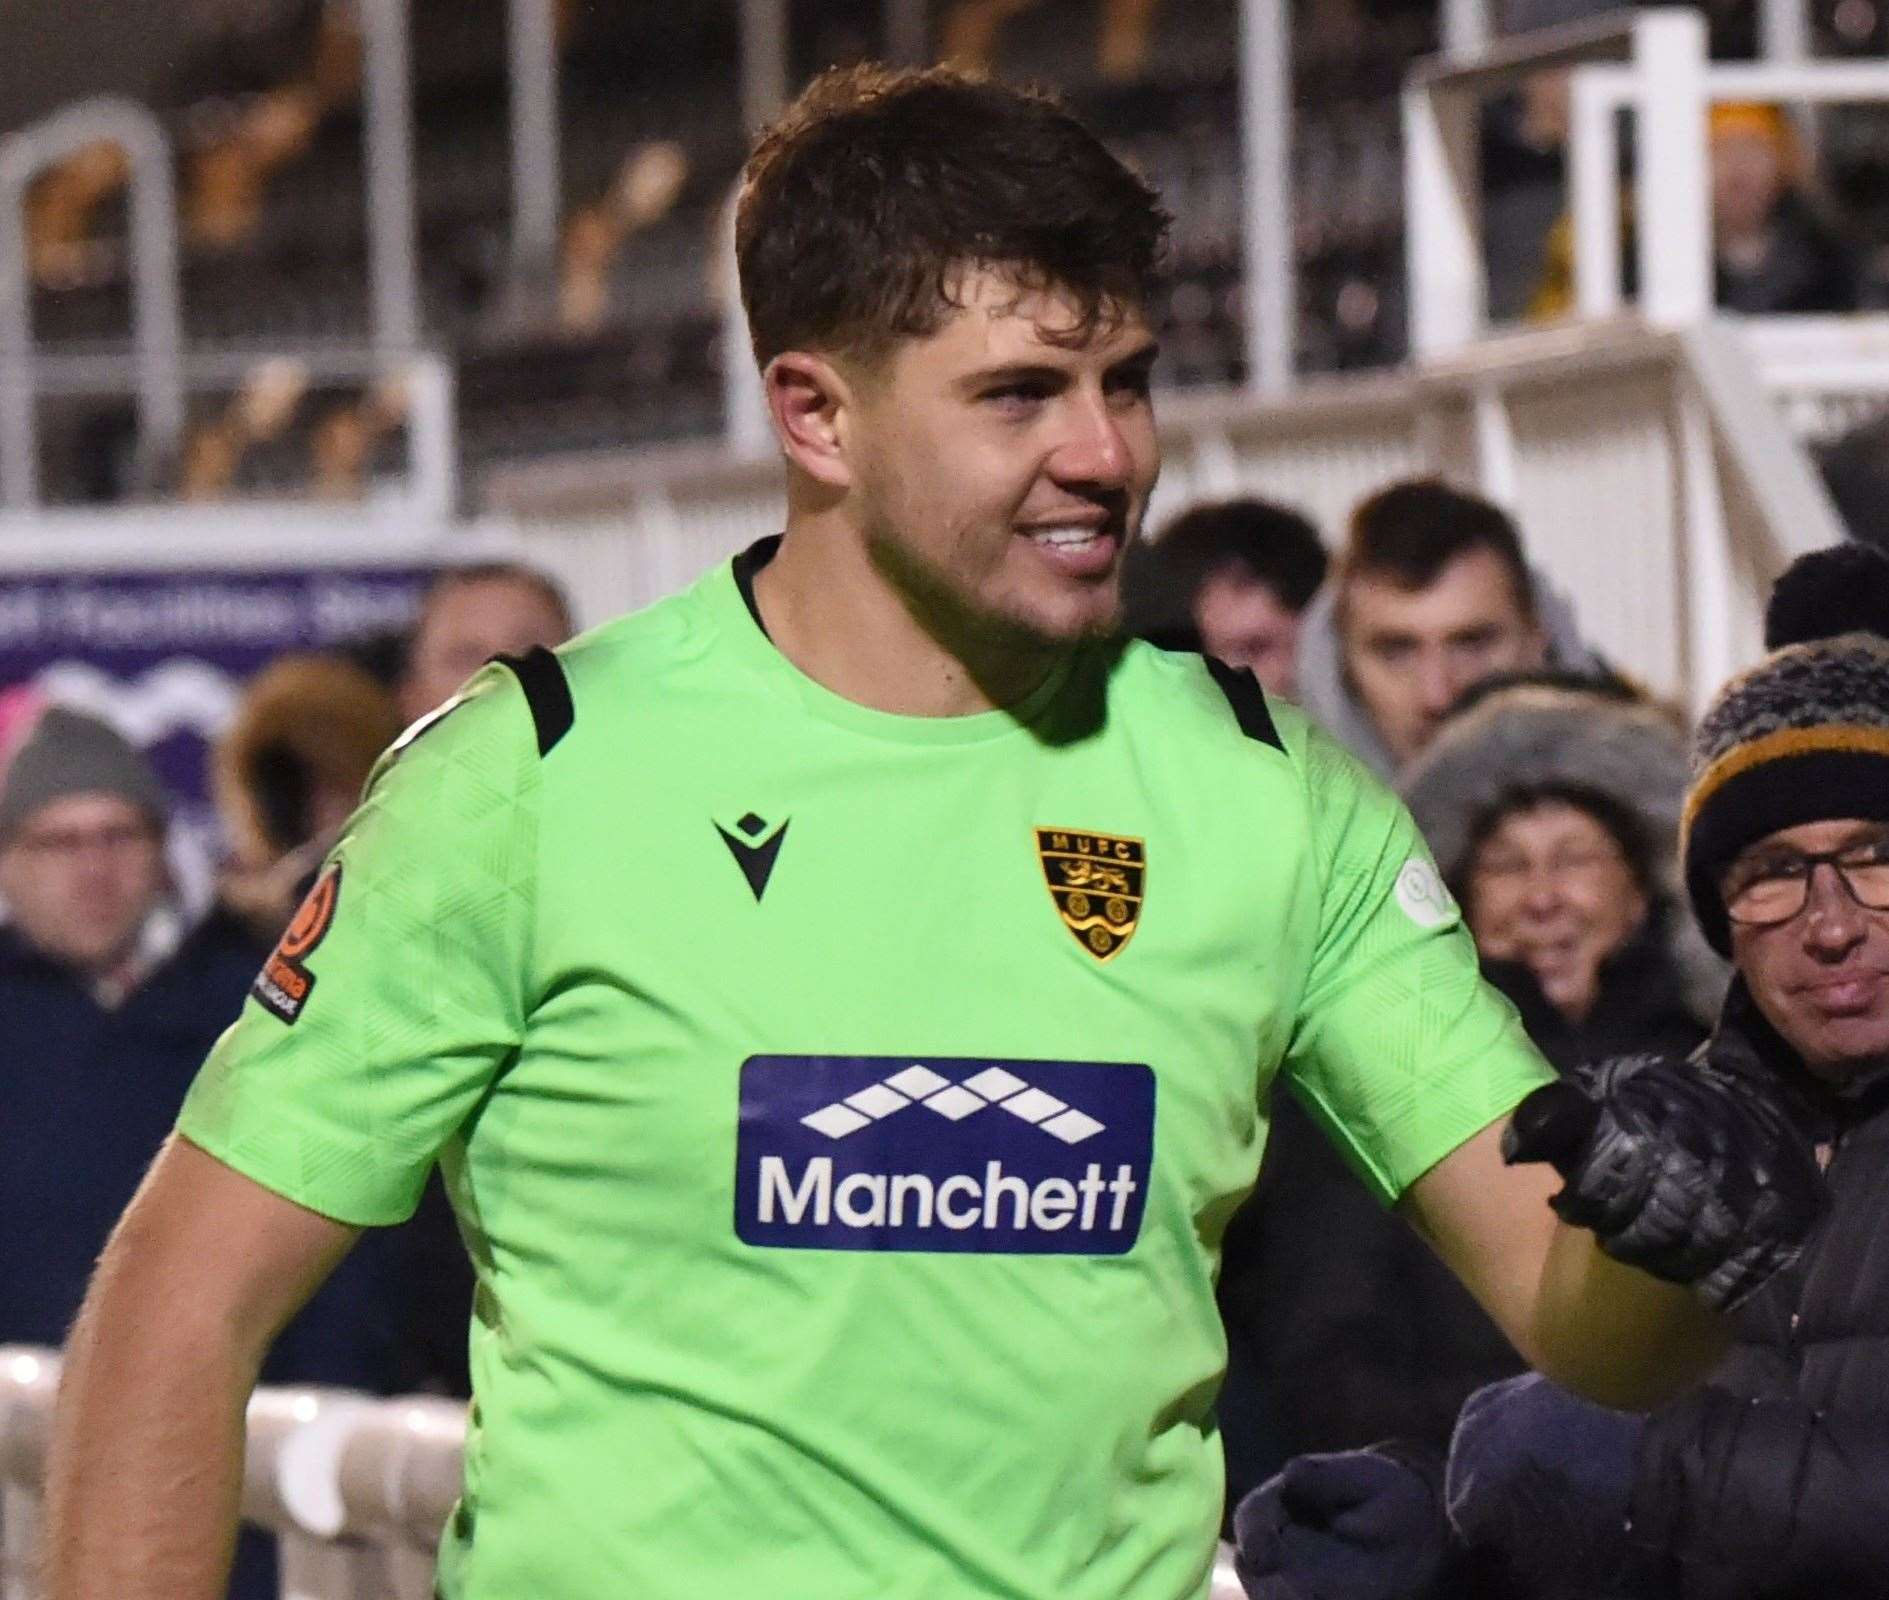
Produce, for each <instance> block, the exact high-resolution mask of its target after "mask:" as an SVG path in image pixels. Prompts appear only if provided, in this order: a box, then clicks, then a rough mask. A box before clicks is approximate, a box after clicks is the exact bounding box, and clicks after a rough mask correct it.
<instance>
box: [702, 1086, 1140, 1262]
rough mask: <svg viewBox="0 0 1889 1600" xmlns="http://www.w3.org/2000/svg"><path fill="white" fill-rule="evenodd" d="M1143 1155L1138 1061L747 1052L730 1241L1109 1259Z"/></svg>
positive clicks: (1136, 1220) (1132, 1218)
mask: <svg viewBox="0 0 1889 1600" xmlns="http://www.w3.org/2000/svg"><path fill="white" fill-rule="evenodd" d="M1153 1148H1154V1074H1153V1072H1152V1071H1150V1070H1149V1069H1148V1068H1147V1067H1146V1066H1143V1065H1140V1064H1139V1063H1131V1062H1115V1061H990V1060H976V1059H974V1060H963V1059H957V1058H937V1057H926V1058H914V1057H911V1056H895V1057H884V1056H751V1057H750V1058H749V1059H748V1060H747V1061H745V1062H744V1063H742V1068H741V1124H740V1134H739V1138H738V1140H737V1145H736V1155H735V1160H736V1172H735V1232H736V1234H737V1235H738V1236H739V1237H740V1238H741V1239H742V1240H743V1241H745V1242H746V1243H748V1244H753V1245H763V1246H772V1247H775V1248H779V1249H802V1250H925V1251H955V1252H962V1253H978V1252H983V1253H994V1254H1011V1255H1030V1254H1036V1255H1120V1254H1122V1253H1123V1252H1124V1251H1126V1250H1128V1249H1129V1248H1130V1247H1131V1246H1132V1245H1133V1244H1134V1242H1135V1240H1136V1238H1137V1237H1138V1236H1139V1235H1140V1232H1141V1217H1142V1212H1143V1210H1144V1208H1145V1206H1146V1202H1147V1188H1148V1177H1149V1167H1150V1163H1151V1159H1152V1153H1153Z"/></svg>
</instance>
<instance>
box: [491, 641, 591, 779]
mask: <svg viewBox="0 0 1889 1600" xmlns="http://www.w3.org/2000/svg"><path fill="white" fill-rule="evenodd" d="M497 660H498V661H499V662H501V663H502V664H503V665H505V666H507V667H510V668H511V671H512V676H513V677H515V678H516V679H517V680H518V687H519V688H521V689H523V690H524V691H525V704H526V705H528V706H530V707H531V720H532V722H533V723H534V724H536V726H537V729H538V754H539V755H540V756H548V755H549V754H550V753H551V750H552V747H553V746H554V745H556V744H557V742H558V740H560V739H562V738H563V737H564V735H565V734H567V733H569V732H570V731H571V724H572V723H574V722H575V721H576V720H577V707H576V706H574V705H572V704H571V686H570V684H568V683H567V682H565V680H564V664H563V662H561V661H559V660H558V658H557V657H556V656H554V655H553V654H552V653H551V652H550V651H549V650H547V649H545V647H544V646H543V645H541V644H535V645H533V646H532V647H531V648H530V649H529V650H527V651H526V652H525V653H524V654H523V655H522V656H499V657H497Z"/></svg>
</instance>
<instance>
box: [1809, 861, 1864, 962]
mask: <svg viewBox="0 0 1889 1600" xmlns="http://www.w3.org/2000/svg"><path fill="white" fill-rule="evenodd" d="M1826 867H1827V868H1829V870H1828V871H1827V872H1826V871H1825V870H1824V869H1825V868H1826ZM1863 918H1864V913H1863V908H1862V907H1861V906H1859V905H1858V904H1857V903H1856V899H1855V896H1853V895H1852V894H1851V893H1850V891H1849V886H1848V885H1847V884H1845V883H1844V882H1843V880H1842V879H1841V877H1839V875H1838V873H1837V869H1836V867H1835V866H1834V865H1833V864H1832V863H1830V862H1828V861H1819V862H1816V863H1815V864H1814V865H1813V866H1812V867H1811V869H1810V882H1809V883H1808V884H1807V885H1806V886H1805V889H1804V943H1805V945H1806V946H1807V947H1808V948H1810V949H1811V950H1813V951H1815V952H1816V953H1817V954H1818V955H1821V956H1826V957H1842V956H1844V955H1847V954H1848V953H1849V952H1850V951H1851V950H1853V949H1855V948H1856V946H1857V944H1858V943H1859V942H1860V941H1861V940H1862V939H1863V937H1864V936H1865V935H1866V934H1867V933H1868V931H1869V929H1868V926H1867V924H1866V923H1865V922H1864V920H1863Z"/></svg>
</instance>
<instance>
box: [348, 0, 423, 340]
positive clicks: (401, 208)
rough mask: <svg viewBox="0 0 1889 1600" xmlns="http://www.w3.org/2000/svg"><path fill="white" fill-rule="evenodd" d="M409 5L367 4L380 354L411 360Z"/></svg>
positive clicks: (371, 259) (415, 251)
mask: <svg viewBox="0 0 1889 1600" xmlns="http://www.w3.org/2000/svg"><path fill="white" fill-rule="evenodd" d="M407 4H408V0H365V4H363V6H362V8H361V28H362V57H363V65H364V69H365V71H366V75H367V83H366V150H365V153H364V159H365V161H366V164H367V249H368V267H367V270H368V281H369V289H370V294H371V300H372V305H373V336H372V337H373V343H374V348H375V349H376V350H378V351H380V352H381V353H382V354H384V355H391V354H396V353H399V354H406V353H410V352H412V351H413V350H415V349H417V348H418V347H419V342H420V276H419V241H418V225H417V222H416V220H415V208H414V194H413V77H412V72H411V70H410V68H409V64H408V56H407Z"/></svg>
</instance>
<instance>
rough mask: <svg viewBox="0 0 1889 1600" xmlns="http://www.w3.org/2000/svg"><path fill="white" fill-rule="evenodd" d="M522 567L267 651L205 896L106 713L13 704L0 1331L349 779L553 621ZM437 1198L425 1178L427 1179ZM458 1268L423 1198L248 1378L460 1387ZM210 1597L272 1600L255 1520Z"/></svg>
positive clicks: (2, 877)
mask: <svg viewBox="0 0 1889 1600" xmlns="http://www.w3.org/2000/svg"><path fill="white" fill-rule="evenodd" d="M571 631H572V627H571V617H570V610H569V606H568V603H567V601H566V600H565V597H564V595H563V593H562V592H561V591H560V590H559V588H558V587H557V585H556V584H555V583H553V582H552V581H551V580H550V579H548V578H546V577H544V576H543V575H542V574H541V573H538V572H536V571H534V570H531V569H529V568H525V567H522V566H515V565H511V564H502V563H490V564H484V565H478V566H468V567H463V568H455V569H448V570H447V571H446V572H444V573H443V574H442V575H441V576H440V577H439V578H438V579H437V580H436V581H435V582H434V583H433V585H432V586H431V587H430V589H429V591H428V592H427V594H426V596H425V598H424V600H423V602H422V605H421V609H420V613H419V616H418V618H417V620H416V623H415V625H414V628H413V630H412V633H411V636H410V638H409V639H407V640H402V641H400V644H401V645H402V648H400V649H398V650H395V651H391V652H389V651H386V650H384V649H383V650H364V651H363V652H362V655H363V657H364V658H365V659H368V660H371V661H373V662H374V663H375V664H376V665H377V666H378V667H379V668H380V669H381V671H382V673H383V676H382V677H376V676H375V674H374V673H373V672H370V671H369V670H368V669H367V668H366V667H364V666H363V665H361V664H360V663H359V662H357V661H356V660H353V659H350V658H349V657H347V656H345V655H340V654H319V653H307V654H297V655H292V656H286V657H283V658H281V659H278V660H277V661H275V662H274V663H272V664H271V665H270V666H268V667H267V668H265V669H264V670H263V671H262V672H261V673H259V674H258V675H257V676H256V677H255V678H254V679H253V680H252V681H251V682H250V684H249V685H248V687H247V690H246V691H245V693H244V695H243V696H242V699H241V701H240V703H239V705H238V707H237V709H236V713H235V716H234V718H233V720H232V721H231V723H230V724H229V726H228V727H227V728H226V729H225V731H224V733H223V735H222V737H221V739H220V741H219V742H218V745H217V747H216V750H215V752H214V768H215V774H214V775H215V789H216V799H217V804H218V810H219V815H220V817H221V820H222V823H223V829H224V833H225V836H226V840H227V845H228V852H227V857H226V861H225V865H224V870H223V871H222V873H221V875H220V876H219V879H218V884H217V895H216V898H215V900H214V901H213V903H212V904H211V906H210V907H209V909H208V911H207V912H206V913H204V914H202V915H200V916H196V917H193V916H192V915H190V913H189V912H188V911H187V909H186V907H185V905H184V903H183V900H182V897H181V896H180V895H179V894H178V893H177V892H176V889H175V886H174V884H173V882H172V880H171V877H170V873H169V870H168V867H167V865H166V854H165V842H166V834H167V829H168V824H169V814H170V810H171V802H170V799H169V797H168V796H167V795H166V793H165V791H164V789H163V786H162V785H161V783H160V781H159V779H158V777H157V775H156V773H155V772H154V770H153V768H152V766H151V763H150V762H149V760H148V759H147V758H146V756H145V755H144V754H143V753H142V752H141V751H139V750H138V749H136V748H134V747H133V746H132V745H131V744H130V743H129V742H128V741H127V740H126V739H125V737H124V736H123V735H122V734H121V733H119V732H118V731H117V730H115V729H114V728H112V727H111V726H110V725H109V724H108V723H107V722H105V721H103V720H100V719H98V718H96V717H93V716H90V715H87V714H84V713H81V712H79V711H76V710H73V709H69V708H67V707H64V706H59V705H50V706H38V705H32V704H27V705H25V706H24V707H23V708H22V709H21V711H20V714H19V716H18V717H17V718H13V719H11V721H13V722H16V723H17V724H18V725H17V726H10V727H9V728H8V730H7V735H6V739H5V743H4V746H0V907H3V908H4V912H5V920H4V922H0V1081H3V1082H4V1085H5V1087H4V1089H3V1090H0V1099H4V1103H5V1105H6V1106H7V1115H6V1117H5V1119H4V1122H0V1208H3V1209H4V1214H5V1215H6V1217H7V1218H8V1226H7V1227H6V1228H5V1229H0V1344H27V1345H49V1346H56V1345H58V1344H59V1343H61V1342H62V1340H63V1339H64V1337H65V1333H66V1329H67V1327H68V1326H69V1324H70V1323H71V1320H72V1318H73V1315H74V1314H75V1312H76V1311H77V1309H78V1306H79V1302H80V1300H81V1298H82V1296H83V1294H84V1291H85V1287H86V1283H87V1280H88V1279H89V1277H90V1275H91V1271H92V1266H93V1263H94V1261H95V1260H96V1259H97V1257H98V1253H99V1250H100V1248H101V1246H102V1245H103V1244H104V1242H105V1238H106V1235H107V1233H108V1232H109V1231H110V1229H111V1227H112V1224H113V1223H114V1222H115V1221H116V1219H117V1218H118V1216H119V1214H120V1213H121V1212H122V1211H123V1210H124V1208H125V1206H126V1204H127V1202H128V1201H129V1200H130V1198H131V1195H132V1192H133V1190H134V1189H135V1188H136V1186H137V1184H138V1181H139V1179H140V1178H141V1176H142V1175H143V1173H144V1171H145V1169H146V1168H147V1167H148V1166H149V1165H150V1162H151V1159H152V1157H153V1156H154V1155H155V1154H156V1152H157V1149H158V1146H159V1144H160V1143H161V1142H162V1141H163V1139H164V1137H165V1136H166V1134H167V1133H168V1132H169V1130H170V1127H171V1124H172V1123H173V1121H174V1120H175V1118H176V1115H177V1110H178V1106H179V1104H180V1103H181V1101H182V1099H183V1095H184V1091H185V1090H186V1088H187V1087H188V1086H189V1084H190V1081H191V1079H192V1077H193V1076H194V1075H195V1073H196V1070H197V1068H198V1066H199V1065H200V1064H201V1063H202V1061H203V1059H204V1057H205V1055H206V1054H207V1053H208V1052H209V1049H210V1046H211V1044H212V1043H213V1042H214V1041H215V1039H216V1037H217V1036H218V1034H220V1033H221V1032H222V1031H223V1029H224V1028H226V1027H227V1026H228V1025H229V1024H230V1023H231V1022H232V1021H233V1020H234V1019H235V1016H236V1014H237V1011H238V1010H239V1009H240V1008H241V1006H242V1005H243V1002H244V997H245V995H246V994H247V993H248V992H249V990H250V987H251V985H252V983H253V981H254V980H255V979H256V976H257V973H258V971H259V969H260V968H261V967H262V965H263V962H264V960H265V958H266V957H267V956H268V954H269V951H270V948H271V946H272V945H274V944H275V942H276V940H277V938H278V936H280V935H281V934H282V933H283V930H284V929H285V928H286V927H287V926H288V924H289V922H290V918H291V916H292V915H293V913H294V911H295V908H296V906H297V904H298V903H299V902H300V900H301V899H302V896H303V895H304V894H305V893H306V892H307V890H308V888H309V886H310V884H311V883H312V881H313V879H314V877H315V872H316V868H317V867H318V865H319V864H320V861H321V859H322V856H323V855H324V854H325V853H326V851H327V850H328V848H329V846H330V845H331V844H333V842H334V841H335V839H336V838H337V837H338V836H339V834H340V833H341V831H342V829H343V827H344V826H345V824H346V822H347V819H348V816H349V814H350V813H351V812H352V810H353V808H354V805H355V803H356V800H357V798H358V796H359V794H360V792H361V788H362V785H363V784H364V782H365V780H366V778H367V776H368V773H369V771H370V770H371V769H372V767H373V765H374V763H375V761H376V760H378V759H379V757H380V755H381V753H382V752H383V751H384V750H385V749H386V748H387V747H388V746H389V745H390V744H391V743H392V742H393V741H394V739H395V738H396V736H397V735H398V734H399V732H400V729H401V726H402V723H403V722H406V721H412V720H413V719H414V718H417V717H419V716H421V715H423V714H424V713H425V712H427V711H429V710H431V709H432V708H433V707H435V706H437V705H438V704H439V703H440V702H441V701H442V700H444V699H446V698H447V697H449V696H450V695H451V694H452V692H453V691H454V689H456V688H457V686H458V684H459V683H460V682H461V681H462V680H463V679H464V678H465V677H467V676H469V675H470V673H471V672H472V671H474V670H476V668H477V667H478V666H479V665H480V664H481V663H482V662H483V661H484V660H486V659H487V658H488V657H489V656H491V655H495V654H499V653H510V652H518V651H523V650H528V649H530V648H532V647H533V646H535V645H552V644H558V643H561V642H562V641H563V640H565V639H566V638H568V637H569V636H570V634H571ZM435 1189H436V1190H437V1184H436V1185H435ZM471 1285H472V1275H471V1271H470V1268H469V1266H468V1265H467V1264H466V1262H465V1259H464V1253H463V1250H462V1249H461V1248H460V1246H459V1242H458V1238H457V1233H456V1231H455V1229H454V1226H453V1223H452V1220H451V1216H450V1213H449V1211H448V1210H447V1208H446V1206H445V1203H444V1199H443V1196H441V1195H439V1194H438V1193H429V1195H428V1196H427V1198H426V1200H425V1201H424V1202H423V1203H422V1206H421V1208H420V1211H419V1213H418V1214H417V1215H416V1217H415V1218H414V1219H413V1221H411V1222H410V1223H408V1224H406V1225H405V1226H403V1227H400V1228H395V1229H389V1230H383V1231H381V1232H379V1233H376V1234H375V1235H374V1236H372V1237H371V1238H370V1239H368V1240H366V1241H364V1243H363V1246H362V1248H360V1249H358V1250H356V1251H354V1252H352V1253H351V1254H350V1255H349V1256H348V1258H347V1260H346V1261H344V1262H343V1263H342V1264H341V1266H340V1267H339V1268H338V1270H337V1271H336V1272H335V1273H334V1275H333V1276H331V1277H330V1278H329V1279H328V1281H327V1282H326V1283H325V1284H324V1285H323V1286H322V1288H321V1289H320V1290H319V1291H318V1292H317V1293H316V1295H315V1296H314V1298H313V1299H312V1300H311V1301H310V1302H309V1304H308V1305H307V1306H306V1307H305V1308H304V1309H303V1311H302V1312H301V1313H300V1314H299V1315H298V1316H297V1317H296V1318H295V1319H294V1321H293V1322H292V1323H291V1324H290V1325H289V1327H288V1328H287V1329H286V1330H285V1331H284V1333H283V1335H282V1337H281V1338H280V1339H279V1340H278V1341H277V1343H276V1344H275V1345H274V1347H273V1349H272V1352H271V1355H270V1357H269V1361H268V1364H267V1365H266V1367H265V1368H264V1372H263V1378H264V1381H266V1382H271V1383H288V1384H326V1385H338V1386H341V1387H344V1388H349V1389H356V1390H365V1391H369V1392H373V1393H380V1394H394V1393H409V1392H415V1391H430V1392H435V1393H444V1394H451V1395H458V1396H464V1395H466V1394H467V1393H468V1392H469V1388H468V1383H467V1377H466V1355H465V1342H466V1313H467V1308H468V1307H469V1305H470V1300H471V1292H472V1288H471ZM231 1592H232V1594H234V1595H236V1596H238V1597H240V1600H263V1597H265V1596H272V1595H274V1593H275V1579H274V1573H273V1564H272V1561H271V1557H270V1552H269V1549H268V1546H267V1544H266V1542H265V1541H263V1540H261V1539H260V1538H254V1537H252V1538H246V1539H245V1541H244V1544H243V1547H242V1549H241V1550H240V1551H239V1555H238V1561H237V1566H236V1571H235V1575H234V1578H233V1581H232V1589H231Z"/></svg>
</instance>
